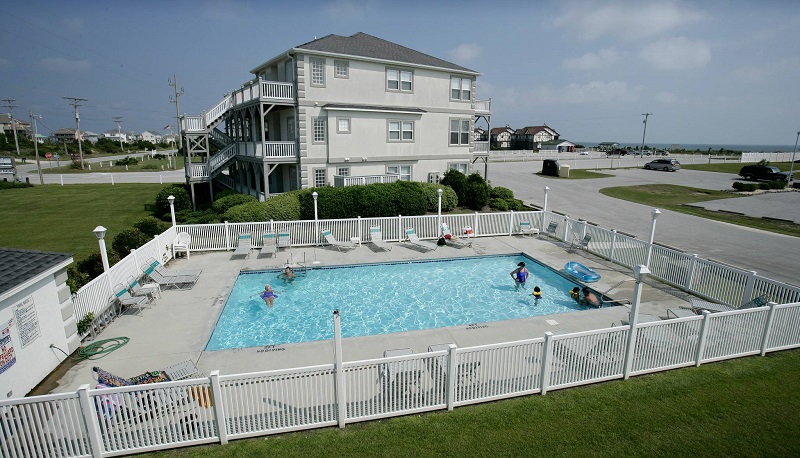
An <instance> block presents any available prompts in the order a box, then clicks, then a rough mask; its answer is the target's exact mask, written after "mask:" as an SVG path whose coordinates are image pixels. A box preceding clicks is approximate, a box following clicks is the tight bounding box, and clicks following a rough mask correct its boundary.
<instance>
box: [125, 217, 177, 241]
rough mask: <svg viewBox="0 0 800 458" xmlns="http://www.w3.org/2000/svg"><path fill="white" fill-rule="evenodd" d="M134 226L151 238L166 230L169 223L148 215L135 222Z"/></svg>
mask: <svg viewBox="0 0 800 458" xmlns="http://www.w3.org/2000/svg"><path fill="white" fill-rule="evenodd" d="M133 227H134V228H136V229H139V230H140V231H142V233H143V234H144V235H146V236H148V237H150V238H153V237H155V236H156V235H158V234H161V233H162V232H164V231H166V230H167V229H168V228H169V225H168V224H167V223H165V222H163V221H160V220H158V219H156V218H153V217H152V216H146V217H144V218H142V219H140V220H139V221H137V222H135V223H134V224H133Z"/></svg>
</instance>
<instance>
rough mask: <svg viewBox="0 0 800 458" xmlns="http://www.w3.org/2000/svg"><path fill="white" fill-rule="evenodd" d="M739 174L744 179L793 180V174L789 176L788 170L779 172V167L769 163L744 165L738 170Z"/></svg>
mask: <svg viewBox="0 0 800 458" xmlns="http://www.w3.org/2000/svg"><path fill="white" fill-rule="evenodd" d="M739 176H741V177H742V178H744V179H745V180H770V181H773V180H783V181H789V180H790V179H792V180H794V174H792V176H791V177H789V173H788V172H781V170H780V169H779V168H777V167H772V166H770V165H745V166H744V167H742V170H739Z"/></svg>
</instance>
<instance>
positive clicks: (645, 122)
mask: <svg viewBox="0 0 800 458" xmlns="http://www.w3.org/2000/svg"><path fill="white" fill-rule="evenodd" d="M642 116H644V121H642V122H643V123H644V131H642V148H641V149H640V150H639V154H640V155H641V156H644V136H645V134H647V118H648V117H649V116H653V113H642Z"/></svg>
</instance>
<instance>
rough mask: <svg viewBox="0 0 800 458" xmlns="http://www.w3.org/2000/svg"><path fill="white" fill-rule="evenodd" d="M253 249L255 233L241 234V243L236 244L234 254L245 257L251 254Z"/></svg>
mask: <svg viewBox="0 0 800 458" xmlns="http://www.w3.org/2000/svg"><path fill="white" fill-rule="evenodd" d="M252 249H253V235H252V234H239V244H238V245H237V246H236V250H234V251H233V255H232V256H231V257H235V256H244V257H245V258H247V257H249V256H250V250H252Z"/></svg>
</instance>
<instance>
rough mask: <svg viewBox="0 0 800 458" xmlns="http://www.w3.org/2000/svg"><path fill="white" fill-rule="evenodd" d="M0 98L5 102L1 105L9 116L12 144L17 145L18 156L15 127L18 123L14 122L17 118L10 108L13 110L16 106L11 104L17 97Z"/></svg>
mask: <svg viewBox="0 0 800 458" xmlns="http://www.w3.org/2000/svg"><path fill="white" fill-rule="evenodd" d="M2 100H3V102H5V103H6V104H5V105H3V106H4V107H5V108H8V117H9V120H10V121H11V127H12V128H13V129H14V146H16V147H17V156H19V140H17V127H19V123H18V122H16V121H17V120H16V119H14V115H13V114H12V110H14V108H16V107H17V106H16V105H11V104H12V103H13V102H15V101H16V100H17V99H2ZM34 140H35V139H34Z"/></svg>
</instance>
